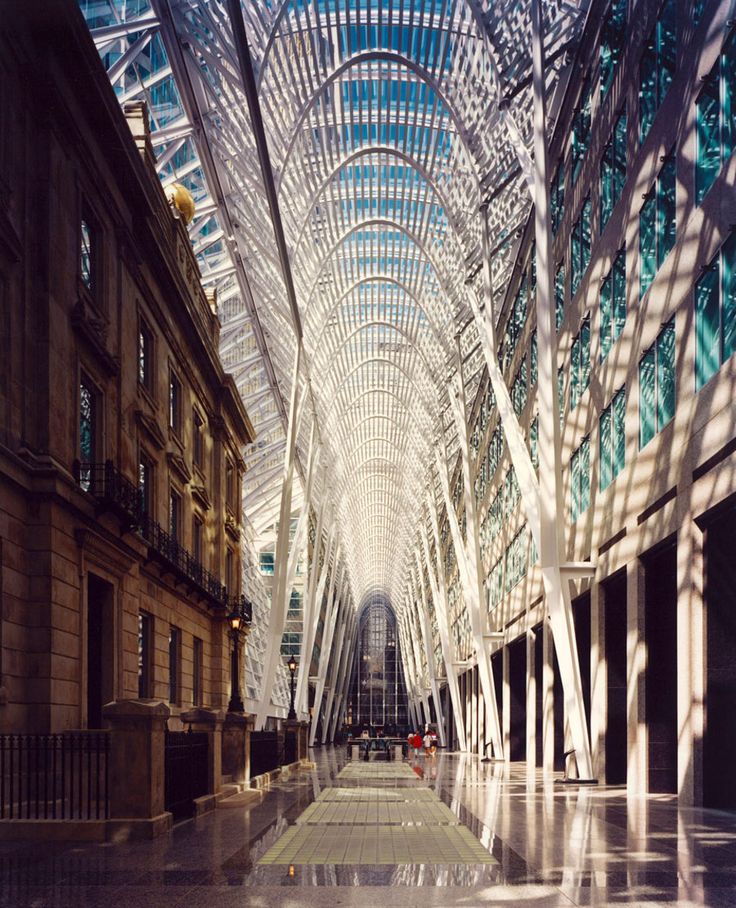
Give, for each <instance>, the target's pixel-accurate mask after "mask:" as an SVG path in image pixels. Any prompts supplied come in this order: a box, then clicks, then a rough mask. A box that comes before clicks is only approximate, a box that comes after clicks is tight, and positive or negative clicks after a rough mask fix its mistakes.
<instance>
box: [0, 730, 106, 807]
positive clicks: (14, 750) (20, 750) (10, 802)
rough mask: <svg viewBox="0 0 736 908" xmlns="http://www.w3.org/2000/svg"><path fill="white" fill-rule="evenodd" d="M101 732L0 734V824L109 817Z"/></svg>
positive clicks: (104, 750) (103, 742) (103, 735)
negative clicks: (1, 821) (19, 821)
mask: <svg viewBox="0 0 736 908" xmlns="http://www.w3.org/2000/svg"><path fill="white" fill-rule="evenodd" d="M109 754H110V735H109V733H108V732H106V731H79V732H64V733H62V734H54V735H0V820H102V819H105V820H106V819H107V818H108V816H109V787H108V764H109Z"/></svg>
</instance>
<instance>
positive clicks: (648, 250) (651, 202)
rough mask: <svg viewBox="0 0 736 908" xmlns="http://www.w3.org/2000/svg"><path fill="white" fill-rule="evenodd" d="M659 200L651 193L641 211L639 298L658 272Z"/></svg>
mask: <svg viewBox="0 0 736 908" xmlns="http://www.w3.org/2000/svg"><path fill="white" fill-rule="evenodd" d="M656 225H657V200H656V198H655V197H654V196H653V195H651V196H649V198H648V199H647V200H646V202H645V203H644V205H643V207H642V209H641V211H640V212H639V298H640V299H641V298H642V297H643V296H644V294H645V293H646V292H647V290H648V289H649V287H650V285H651V283H652V281H653V280H654V275H655V274H656V273H657V229H656Z"/></svg>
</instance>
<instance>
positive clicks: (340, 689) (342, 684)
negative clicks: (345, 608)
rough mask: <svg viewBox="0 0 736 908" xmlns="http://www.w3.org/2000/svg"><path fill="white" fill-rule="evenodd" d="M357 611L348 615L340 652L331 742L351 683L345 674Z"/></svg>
mask: <svg viewBox="0 0 736 908" xmlns="http://www.w3.org/2000/svg"><path fill="white" fill-rule="evenodd" d="M354 636H355V611H354V610H351V612H350V614H349V616H348V623H347V629H346V631H345V637H346V638H347V640H346V642H345V643H344V644H343V648H342V651H341V652H340V667H339V669H338V673H337V685H336V687H337V697H336V699H335V706H334V707H333V711H332V719H331V720H330V736H329V741H330V743H331V742H333V741H334V740H335V733H336V731H337V723H338V721H339V719H340V714H341V712H342V707H343V703H344V702H345V688H346V684H348V683H349V678H348V680H347V681H346V678H345V675H346V672H347V670H348V669H347V667H348V665H349V664H350V661H351V658H350V657H351V655H352V652H353V647H354V646H355V640H354Z"/></svg>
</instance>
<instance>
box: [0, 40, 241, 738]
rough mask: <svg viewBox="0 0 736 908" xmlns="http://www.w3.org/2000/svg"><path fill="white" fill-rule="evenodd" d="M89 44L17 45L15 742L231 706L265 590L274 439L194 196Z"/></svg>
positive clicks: (3, 728) (9, 85) (7, 553)
mask: <svg viewBox="0 0 736 908" xmlns="http://www.w3.org/2000/svg"><path fill="white" fill-rule="evenodd" d="M36 24H37V26H38V24H39V23H38V22H37V23H36ZM75 34H76V32H75V31H74V29H71V30H70V33H69V35H68V36H67V37H68V40H65V41H64V42H53V41H51V40H49V36H47V35H43V34H42V31H40V32H38V33H37V34H34V35H31V33H30V31H29V30H28V29H26V30H25V31H24V32H23V34H17V35H16V34H13V33H12V32H11V31H6V33H5V34H4V35H2V34H0V47H2V52H1V53H0V59H1V60H2V62H1V63H0V118H1V120H2V122H1V124H0V189H1V192H2V198H3V205H2V211H0V566H1V571H0V578H1V580H0V588H1V591H2V605H1V610H0V732H56V731H64V730H68V729H85V728H89V729H92V728H99V727H101V726H102V724H103V718H102V706H103V705H104V704H106V703H108V702H110V701H113V700H128V699H137V698H143V699H146V698H152V699H155V700H158V701H164V702H165V703H168V704H169V705H170V707H171V710H172V714H173V716H174V717H175V716H176V715H178V713H179V711H180V710H182V709H186V708H191V707H192V706H205V707H214V708H222V707H225V706H226V705H227V702H228V698H229V695H230V646H231V643H230V638H229V637H228V634H227V622H226V620H225V618H226V616H227V614H228V611H229V610H230V609H232V607H233V605H235V604H239V603H240V602H241V596H242V595H243V594H244V593H245V592H246V591H244V590H242V589H241V571H240V533H241V530H240V526H239V522H240V500H241V493H240V488H241V481H242V476H243V472H244V463H243V458H242V451H243V448H244V446H246V445H247V444H249V443H250V442H252V441H253V437H254V432H253V428H252V426H251V424H250V421H249V419H248V415H247V414H246V412H245V410H244V407H243V404H242V402H241V399H240V397H239V395H238V393H237V390H236V388H235V384H234V382H233V380H232V378H231V376H230V375H228V374H226V373H225V372H224V370H223V368H222V365H221V363H220V360H219V357H218V335H219V321H218V316H217V307H216V300H215V299H214V298H211V297H208V296H207V295H206V294H205V292H204V291H203V289H202V287H201V284H200V281H199V272H198V267H197V264H196V261H195V258H194V254H193V252H192V248H191V243H190V241H189V238H188V236H187V232H186V228H185V221H186V219H187V217H189V216H191V212H190V211H189V210H188V205H189V204H190V203H191V197H189V196H188V194H186V193H182V194H180V197H179V198H178V199H177V200H176V201H177V204H178V207H176V206H175V205H172V203H170V202H169V201H168V200H167V198H166V196H165V194H164V191H163V189H162V187H161V185H160V182H159V180H158V177H157V176H156V173H155V170H154V166H153V153H152V149H151V145H150V137H149V135H148V127H147V120H148V118H147V111H146V109H145V107H144V106H143V105H142V104H140V103H135V104H132V105H129V106H128V107H127V108H126V109H125V113H123V112H122V111H121V109H120V107H119V106H118V103H117V101H116V99H115V97H114V94H113V92H112V91H111V89H110V86H109V84H108V82H107V80H106V79H105V77H104V72H102V71H101V70H98V69H92V68H90V67H88V66H87V65H86V63H87V62H88V56H89V54H91V53H93V50H92V48H91V47H87V46H84V47H83V48H82V50H80V48H79V47H77V46H75ZM80 34H81V32H80ZM77 37H79V36H77ZM83 37H84V38H85V39H86V40H87V41H88V37H87V36H86V35H85V36H83ZM39 47H43V53H44V65H43V67H40V68H38V69H35V70H33V75H32V77H30V76H29V73H30V72H31V70H32V61H33V59H34V55H35V54H36V53H38V50H39ZM81 85H84V90H83V91H81V90H80V88H79V87H80V86H81ZM126 118H127V122H126ZM131 130H132V133H133V134H132V135H131ZM169 724H170V726H171V727H175V726H176V722H175V721H174V722H173V723H172V722H171V720H170V723H169Z"/></svg>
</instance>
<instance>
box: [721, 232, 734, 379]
mask: <svg viewBox="0 0 736 908" xmlns="http://www.w3.org/2000/svg"><path fill="white" fill-rule="evenodd" d="M721 287H722V293H723V296H722V301H723V302H722V318H721V325H722V331H721V334H722V337H723V362H725V361H726V360H727V359H728V358H729V357H730V356H732V355H733V353H734V352H736V233H732V234H731V236H730V237H729V238H728V239H727V240H726V242H725V244H724V246H723V250H722V251H721Z"/></svg>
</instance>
